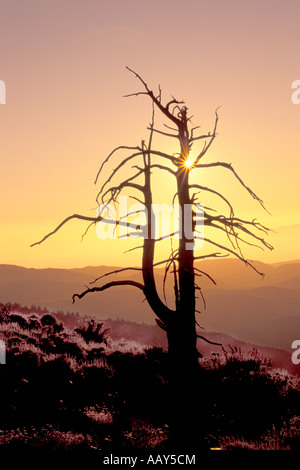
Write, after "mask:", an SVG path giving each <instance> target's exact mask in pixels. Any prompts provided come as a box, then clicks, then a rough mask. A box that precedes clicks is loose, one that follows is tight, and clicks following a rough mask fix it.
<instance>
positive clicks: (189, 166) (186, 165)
mask: <svg viewBox="0 0 300 470" xmlns="http://www.w3.org/2000/svg"><path fill="white" fill-rule="evenodd" d="M184 166H185V167H186V168H191V166H193V162H192V161H191V160H190V159H189V158H188V159H187V160H186V161H185V162H184Z"/></svg>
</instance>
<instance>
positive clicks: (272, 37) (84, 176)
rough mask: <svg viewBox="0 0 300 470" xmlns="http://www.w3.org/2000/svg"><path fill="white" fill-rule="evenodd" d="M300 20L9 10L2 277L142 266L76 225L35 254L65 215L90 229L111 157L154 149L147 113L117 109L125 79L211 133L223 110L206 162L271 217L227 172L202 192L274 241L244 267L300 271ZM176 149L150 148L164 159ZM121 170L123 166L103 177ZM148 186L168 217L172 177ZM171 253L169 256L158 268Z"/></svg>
mask: <svg viewBox="0 0 300 470" xmlns="http://www.w3.org/2000/svg"><path fill="white" fill-rule="evenodd" d="M299 15H300V4H299V2H298V1H296V0H295V1H293V0H287V1H277V0H260V1H257V0H254V1H251V2H250V1H243V0H227V1H226V2H225V1H222V0H215V1H203V0H195V1H194V0H186V1H185V2H182V1H177V0H172V1H167V0H160V1H157V0H153V1H151V2H148V1H143V0H139V1H137V0H127V1H126V2H124V1H119V0H115V1H114V0H113V1H110V2H107V1H102V0H43V2H41V1H39V0H1V1H0V45H1V47H0V80H3V81H4V82H5V84H6V104H0V129H1V133H0V146H1V147H0V149H1V151H0V155H1V160H0V162H1V163H0V168H1V184H0V201H1V206H0V217H1V219H0V220H1V231H0V251H1V253H0V260H1V263H2V264H17V265H22V266H26V267H36V268H37V267H66V268H71V267H80V266H86V265H127V264H130V265H137V264H139V263H140V256H141V252H140V250H135V251H133V252H131V253H129V254H123V252H124V251H125V250H127V249H129V248H131V247H134V246H137V244H139V241H138V240H122V241H120V240H115V239H114V240H100V239H99V238H98V237H97V233H96V230H95V229H94V228H92V229H91V230H90V231H89V232H88V234H87V235H86V237H85V238H84V239H83V241H81V235H82V233H83V232H84V231H85V228H86V225H85V224H84V223H82V222H79V221H73V222H70V223H69V224H68V225H67V226H65V227H64V228H63V229H62V230H61V231H60V232H59V233H57V234H56V235H55V236H54V237H52V238H50V239H48V240H47V241H46V242H45V243H43V244H42V245H40V246H35V247H32V248H31V247H30V244H32V243H34V242H36V241H38V240H40V239H41V238H42V237H43V236H44V235H45V234H46V233H48V232H49V231H51V230H52V229H53V228H54V227H55V226H56V225H57V224H58V223H60V222H61V221H62V220H63V219H64V218H65V217H67V216H69V215H71V214H74V213H80V214H85V215H89V216H95V214H96V207H97V204H96V202H95V198H96V195H97V192H98V191H99V188H100V186H99V185H96V186H95V185H94V179H95V175H96V173H97V171H98V169H99V166H100V165H101V163H102V162H103V160H104V159H105V158H106V156H107V155H108V154H109V153H110V151H111V150H112V149H113V148H115V147H117V146H119V145H129V146H136V145H139V144H140V142H141V140H142V139H146V138H147V136H148V131H147V126H148V125H149V122H150V120H151V103H150V101H149V99H147V97H145V96H139V97H132V98H124V97H123V95H125V94H127V93H133V92H137V91H141V85H140V83H139V82H138V81H137V79H136V78H135V77H134V76H133V75H132V74H131V73H129V72H128V70H126V66H129V67H131V68H132V69H134V70H136V71H137V72H138V73H139V74H140V75H141V76H142V77H143V79H144V80H145V81H147V83H148V84H149V86H150V87H151V88H153V89H155V90H157V89H158V88H157V87H158V85H159V84H160V86H161V89H162V93H163V95H162V97H163V100H166V101H168V100H169V99H170V96H171V95H174V96H175V97H176V98H178V99H180V100H181V99H184V100H185V102H186V105H187V107H188V108H189V113H190V115H193V116H194V117H193V123H195V125H200V126H202V127H201V131H202V130H203V132H205V133H206V132H207V131H209V130H210V131H211V130H212V129H213V124H214V111H215V109H216V108H217V107H219V106H220V109H219V116H220V120H219V127H218V137H217V139H216V140H215V142H214V144H213V146H212V148H211V150H210V151H209V153H208V154H207V155H206V157H205V158H206V162H212V161H226V162H229V163H232V165H233V167H234V168H235V170H236V171H237V172H238V173H239V175H240V176H241V177H242V178H243V180H244V181H245V182H246V183H247V184H248V185H249V186H250V187H251V188H252V189H253V190H254V191H255V192H256V193H257V194H258V195H259V196H260V197H261V198H262V199H263V201H264V202H265V205H266V207H267V209H268V211H269V212H270V214H271V215H269V214H268V213H267V212H265V211H264V210H263V209H262V208H261V207H260V206H259V204H257V202H255V201H253V200H251V198H250V197H249V195H248V194H247V193H246V191H245V190H244V189H243V188H241V187H240V186H239V184H238V183H237V181H235V180H234V178H233V176H232V175H230V174H228V172H226V170H223V171H220V170H216V171H215V170H212V169H209V170H205V171H202V172H199V174H198V176H197V179H196V180H195V181H197V182H198V183H199V184H205V185H207V186H210V187H212V188H214V189H216V190H222V192H223V193H224V194H225V195H226V196H227V197H229V198H230V200H231V201H232V204H233V205H234V207H235V208H236V214H237V215H240V216H243V218H249V219H250V220H252V219H253V218H257V219H258V220H260V221H261V222H262V223H264V224H265V225H267V226H268V227H270V228H272V229H274V230H275V231H277V234H275V233H274V234H271V235H269V241H270V242H271V243H272V244H273V245H274V247H275V249H274V250H273V251H272V252H263V251H261V250H254V249H253V248H251V247H247V248H246V249H245V250H244V253H245V256H246V257H250V258H251V259H258V260H261V261H265V262H269V263H276V262H280V261H285V260H291V259H300V248H299V243H298V240H299V236H300V216H299V206H300V189H299V188H300V185H299V174H300V158H299V156H300V138H299V124H300V104H298V105H297V104H294V103H293V102H292V99H291V97H292V93H293V90H292V82H293V81H295V80H298V79H300V70H299V60H298V50H297V46H298V44H299V40H300V29H299ZM157 119H158V121H157V122H158V124H159V125H162V124H163V121H160V120H159V118H157ZM173 146H174V143H173V141H172V142H169V141H168V139H167V140H166V139H164V138H157V139H156V140H155V142H154V147H157V148H160V149H163V150H164V151H168V152H175V151H176V148H174V147H173ZM125 156H126V152H123V153H122V152H121V153H120V154H117V155H116V156H115V159H114V160H113V161H112V163H111V165H108V166H107V169H106V171H107V173H104V175H103V177H104V176H105V174H106V175H108V174H109V170H112V169H113V168H114V167H115V165H116V164H117V162H120V161H121V160H122V158H124V157H125ZM130 172H132V169H131V168H130V166H129V167H128V168H127V169H126V170H124V177H125V176H126V175H129V174H131V173H130ZM153 181H154V183H153V184H154V191H155V194H156V196H155V197H156V198H157V202H167V203H168V202H169V200H170V194H171V198H172V196H173V192H174V191H173V186H172V181H171V179H169V176H168V175H167V176H166V175H160V174H159V173H157V174H155V175H153ZM200 182H201V183H200ZM100 184H101V181H100ZM169 248H170V243H169V241H167V242H164V246H163V247H162V248H161V249H160V252H159V253H158V255H160V256H164V253H167V251H168V250H169Z"/></svg>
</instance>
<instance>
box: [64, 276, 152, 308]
mask: <svg viewBox="0 0 300 470" xmlns="http://www.w3.org/2000/svg"><path fill="white" fill-rule="evenodd" d="M114 286H133V287H137V288H138V289H141V290H142V291H144V289H145V286H144V285H143V284H141V283H140V282H136V281H130V280H129V281H111V282H108V283H107V284H105V285H104V286H101V287H92V288H91V289H87V290H85V291H84V292H82V293H81V294H74V295H73V297H72V299H73V303H74V302H75V297H77V298H78V299H82V297H84V296H85V295H86V294H89V293H90V292H102V291H104V290H106V289H109V288H110V287H114Z"/></svg>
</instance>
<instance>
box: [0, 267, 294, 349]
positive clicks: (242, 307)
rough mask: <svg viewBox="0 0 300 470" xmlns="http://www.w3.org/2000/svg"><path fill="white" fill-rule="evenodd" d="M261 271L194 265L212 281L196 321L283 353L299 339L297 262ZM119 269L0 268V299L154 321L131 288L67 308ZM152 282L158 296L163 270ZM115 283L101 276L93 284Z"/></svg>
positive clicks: (204, 281) (204, 283)
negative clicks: (83, 292)
mask: <svg viewBox="0 0 300 470" xmlns="http://www.w3.org/2000/svg"><path fill="white" fill-rule="evenodd" d="M254 264H255V266H256V268H257V269H258V270H259V271H261V272H263V273H265V277H264V278H262V277H261V276H259V275H258V274H257V273H255V272H254V271H253V270H252V269H251V268H250V267H245V266H244V265H243V264H242V263H241V262H239V261H238V260H235V259H217V260H207V261H203V262H201V263H198V264H197V266H198V267H199V268H200V269H202V270H204V271H206V272H207V273H209V274H210V275H211V276H212V277H213V278H214V279H215V281H216V282H217V286H213V284H212V283H211V281H210V280H209V279H207V278H206V277H205V276H202V277H201V278H200V280H199V282H200V284H201V286H202V287H203V292H204V295H205V299H206V302H207V309H206V310H205V311H203V305H202V304H201V302H200V303H199V307H200V310H202V311H203V312H202V314H201V315H200V316H199V318H198V320H199V322H200V323H201V325H203V326H204V327H206V328H207V330H208V331H219V332H222V333H224V334H228V335H231V336H234V337H235V338H238V339H240V340H242V341H249V342H251V343H255V344H258V345H263V346H270V347H275V348H280V349H285V350H286V351H288V352H290V351H291V349H290V347H291V343H292V342H293V341H294V340H295V339H300V314H299V312H300V285H299V284H298V282H299V279H300V261H294V262H288V263H277V264H274V265H273V264H265V263H261V262H255V263H254ZM116 269H118V267H112V266H99V267H97V266H89V267H85V268H78V269H28V268H23V267H20V266H12V265H0V301H1V302H3V303H5V302H9V301H10V302H18V303H20V304H22V305H32V304H34V305H37V306H41V307H46V308H47V309H49V310H51V311H56V310H63V311H65V312H67V311H77V312H79V313H80V314H90V315H95V316H97V317H98V318H112V319H115V320H116V319H125V320H127V321H132V322H137V323H143V322H145V323H149V324H153V323H154V315H153V312H152V311H151V309H150V308H149V306H148V305H147V303H146V302H143V298H144V297H143V294H142V293H141V292H140V291H137V290H136V289H134V288H132V287H116V288H112V289H109V290H107V291H105V292H103V293H101V294H97V293H96V294H89V295H87V296H86V297H85V298H83V299H82V300H80V301H78V300H77V301H76V303H75V304H72V295H73V294H74V293H80V292H82V290H84V289H85V286H86V285H88V284H89V283H90V282H91V281H93V280H94V279H95V277H97V276H100V275H103V274H105V273H106V272H108V271H113V270H116ZM156 274H157V284H158V286H160V287H159V291H160V292H161V284H162V279H163V274H164V271H163V269H158V270H157V271H156ZM129 275H130V277H131V278H133V279H136V280H139V279H141V276H140V273H138V272H136V271H133V272H132V273H128V272H125V273H122V274H120V275H119V278H121V279H122V278H123V279H124V278H125V276H126V278H128V276H129ZM108 279H116V275H112V276H111V277H110V278H108V277H106V278H104V279H102V280H100V281H99V283H97V284H96V285H100V284H101V283H103V282H107V281H108ZM166 291H167V300H168V301H169V303H170V306H172V292H173V286H172V280H171V279H169V280H168V282H167V285H166Z"/></svg>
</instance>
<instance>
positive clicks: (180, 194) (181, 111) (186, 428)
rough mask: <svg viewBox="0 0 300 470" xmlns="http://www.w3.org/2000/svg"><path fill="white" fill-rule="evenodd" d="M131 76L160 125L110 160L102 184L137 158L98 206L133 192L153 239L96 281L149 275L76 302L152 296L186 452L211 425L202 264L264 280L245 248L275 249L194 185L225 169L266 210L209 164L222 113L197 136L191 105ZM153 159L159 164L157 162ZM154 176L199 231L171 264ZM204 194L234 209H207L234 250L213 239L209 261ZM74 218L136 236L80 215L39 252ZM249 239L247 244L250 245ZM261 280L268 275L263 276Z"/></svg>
mask: <svg viewBox="0 0 300 470" xmlns="http://www.w3.org/2000/svg"><path fill="white" fill-rule="evenodd" d="M127 69H128V70H129V71H130V72H131V73H133V74H134V75H135V77H136V78H137V79H138V80H139V82H140V83H141V85H142V86H143V90H142V91H139V92H137V93H133V94H130V95H126V96H127V97H129V96H140V95H145V96H147V97H148V98H150V100H151V102H152V121H151V124H150V126H149V127H148V130H149V140H148V142H147V143H146V142H145V141H142V142H141V145H139V146H136V147H130V146H120V147H117V148H115V149H114V150H113V151H112V152H111V153H110V154H109V155H108V157H107V158H106V159H105V160H104V161H103V163H102V164H101V167H100V169H99V171H98V174H97V176H96V179H95V183H97V182H98V181H99V180H100V178H101V176H102V174H103V173H102V170H103V168H104V167H105V165H106V164H107V162H109V161H110V160H111V159H112V158H113V157H114V155H115V154H116V153H117V152H119V151H124V150H126V151H129V152H131V153H130V154H129V155H128V156H127V157H126V158H124V159H123V160H122V161H121V163H119V164H118V165H117V166H116V168H115V169H114V170H113V171H112V172H111V174H110V175H109V176H108V178H107V179H106V180H105V181H104V182H103V183H102V186H101V188H100V190H99V193H98V195H97V203H98V204H100V203H102V204H110V203H117V198H118V197H119V195H120V194H121V193H122V191H123V190H128V188H130V190H132V191H134V192H135V193H136V194H138V197H137V196H133V197H134V199H136V200H138V201H139V202H140V203H142V204H143V206H144V207H145V210H146V213H147V214H148V218H147V223H146V226H145V227H143V228H144V230H145V231H146V234H147V236H146V237H144V240H143V245H142V246H141V247H136V248H141V249H142V253H143V254H142V266H141V268H138V267H127V268H123V269H119V270H115V271H112V272H109V273H107V274H105V275H104V276H101V277H99V278H97V279H95V281H94V282H96V281H97V282H98V281H102V280H103V278H104V277H106V276H110V275H115V274H119V273H123V272H125V271H140V272H141V273H142V279H143V282H137V281H134V280H130V279H129V280H113V281H110V282H107V283H105V284H102V285H100V286H93V287H88V288H87V289H86V290H84V291H83V292H82V293H80V294H74V296H73V301H75V299H76V298H78V299H81V298H82V297H84V296H85V295H87V294H89V293H92V292H102V291H104V290H106V289H109V288H111V287H116V286H124V285H126V286H132V287H136V288H138V289H140V290H141V291H142V292H143V293H144V295H145V298H146V300H147V302H148V304H149V305H150V307H151V309H152V310H153V312H154V314H155V315H156V317H157V323H158V324H159V326H160V327H161V328H163V329H164V330H165V331H166V334H167V338H168V355H169V364H170V371H169V386H170V397H171V398H170V403H171V410H172V412H171V424H172V428H173V432H174V436H175V438H176V439H177V442H180V444H181V445H182V446H183V447H189V446H191V447H193V446H199V442H200V441H199V436H200V435H201V429H202V428H203V426H201V419H202V416H201V413H202V412H201V409H202V407H203V404H201V388H202V387H203V384H199V383H198V381H197V367H198V357H199V355H200V356H201V354H199V352H198V350H197V338H201V339H203V340H204V341H208V342H209V340H207V338H205V337H204V336H202V335H199V333H198V332H199V330H198V329H197V327H196V325H197V321H196V313H197V308H196V293H197V292H200V296H202V293H201V287H200V286H199V284H198V282H197V279H198V277H199V276H207V277H208V278H209V279H210V280H211V281H212V282H214V280H213V279H212V278H211V277H210V275H209V274H207V273H205V272H203V271H202V270H200V269H198V268H197V267H195V265H194V263H195V260H201V259H204V258H216V257H222V256H228V255H232V256H234V257H236V258H238V259H239V260H241V261H242V262H243V263H245V264H246V265H248V266H250V267H251V268H252V269H254V270H255V271H256V272H257V273H259V271H257V269H256V268H255V266H254V265H253V264H252V263H251V262H249V261H248V260H247V259H246V258H245V257H244V256H243V253H242V251H241V247H240V244H241V243H246V244H250V245H252V244H253V243H251V242H250V241H249V237H250V239H251V238H252V239H253V241H254V244H255V243H256V245H255V246H259V247H265V248H268V249H272V248H273V247H272V246H271V245H270V244H269V243H267V242H266V241H265V239H264V236H265V235H266V234H267V233H268V231H269V229H268V228H267V227H265V226H263V225H262V224H260V223H259V222H258V221H257V220H256V219H254V220H252V221H249V220H244V219H241V218H238V217H236V216H235V213H234V209H233V207H232V205H231V203H230V202H229V200H228V199H227V198H226V197H225V196H224V195H223V194H222V193H220V192H219V191H217V190H215V189H212V188H209V187H206V186H203V185H201V184H193V183H191V182H190V181H189V177H190V174H191V172H196V170H197V171H198V170H201V169H204V168H224V169H225V170H228V171H229V172H231V174H232V175H233V177H234V178H235V179H236V180H237V182H238V183H239V184H240V185H242V187H243V188H244V189H245V190H246V191H247V192H248V193H249V194H250V196H251V197H252V198H254V199H255V200H256V201H258V203H259V204H260V205H261V206H262V207H263V208H264V204H263V201H262V200H261V199H260V198H259V197H258V196H257V195H256V194H255V193H254V192H253V191H252V190H251V189H250V188H249V187H248V186H247V185H246V184H245V183H244V181H243V180H242V179H241V178H240V177H239V175H238V174H237V173H236V171H235V169H234V168H233V167H232V165H231V164H229V163H226V162H220V161H218V162H214V163H203V158H204V156H205V155H206V153H207V152H208V150H209V149H210V147H211V145H212V144H213V142H214V140H215V138H216V136H217V125H218V119H219V117H218V110H216V111H215V122H214V127H213V130H212V132H208V133H207V134H202V135H196V131H197V129H198V128H199V126H197V127H192V123H191V118H190V117H189V116H188V108H187V107H186V106H185V104H184V102H183V101H178V100H177V99H175V98H174V97H172V99H171V100H170V101H169V102H167V103H166V104H163V101H162V93H161V89H160V88H159V91H158V93H157V94H155V93H154V92H153V91H152V90H151V89H150V88H149V87H148V84H147V83H146V82H145V81H144V80H143V79H142V78H141V76H140V75H138V74H137V73H136V72H135V71H133V70H131V69H129V68H128V67H127ZM155 110H158V112H159V113H161V114H162V116H163V117H164V118H166V119H167V121H168V124H165V126H166V129H167V131H165V130H161V129H156V128H155V127H154V115H155ZM154 134H160V135H162V136H164V137H166V138H168V139H173V141H174V140H175V141H177V143H178V153H175V154H172V155H171V154H168V153H165V152H162V151H159V150H156V149H154V148H153V136H154ZM201 141H202V142H204V145H203V147H202V149H201V150H199V152H197V156H196V158H195V159H194V161H190V151H191V148H192V146H193V144H194V143H196V142H197V143H198V142H201ZM153 157H155V160H154V161H153ZM136 159H142V166H140V165H139V164H134V165H133V166H132V168H133V169H134V170H136V172H135V174H134V175H133V176H128V177H127V178H123V179H122V182H121V183H120V184H118V185H115V186H114V185H113V182H112V181H113V179H114V177H115V176H116V175H117V174H119V172H122V171H124V169H126V168H127V164H128V163H129V164H132V163H135V162H136ZM157 159H161V162H160V163H156V161H157ZM154 169H157V170H159V171H161V172H167V173H169V174H171V175H172V177H173V178H174V179H175V181H176V185H177V192H176V194H175V195H174V197H173V202H174V201H175V200H176V198H177V199H178V205H179V207H180V209H181V210H180V212H181V215H182V217H181V228H182V227H185V226H186V224H187V225H188V223H190V224H191V225H192V229H193V230H192V233H188V234H186V231H185V230H184V229H181V231H180V237H179V238H178V242H177V243H178V247H177V249H176V250H173V249H172V252H171V254H170V256H169V258H167V259H164V260H162V261H159V262H156V263H155V262H154V251H155V246H156V244H157V243H159V242H161V241H162V240H163V239H164V237H160V238H156V239H155V238H154V237H153V224H154V223H155V222H154V221H155V215H154V213H153V194H152V188H153V186H152V173H153V170H154ZM141 177H142V178H143V184H140V183H138V182H137V180H138V178H141ZM200 191H201V192H202V193H210V194H212V195H214V196H215V197H216V198H219V199H220V200H221V201H223V203H225V205H226V206H227V208H228V214H227V215H224V214H222V213H219V212H218V211H216V210H215V209H213V208H208V207H206V208H205V209H203V214H202V218H203V220H204V225H205V226H207V227H210V228H213V229H215V230H217V231H221V232H224V233H225V234H226V236H227V240H228V243H227V244H220V243H218V242H217V241H215V239H210V238H207V237H205V242H206V243H208V244H209V245H211V246H212V247H213V252H211V253H208V254H203V255H202V256H195V252H194V250H193V249H191V246H193V244H194V243H195V241H196V240H197V238H201V234H200V233H199V232H198V231H197V225H196V223H197V220H196V218H197V214H196V212H195V208H196V205H197V204H198V202H199V199H198V193H199V192H200ZM150 215H151V216H150ZM198 216H199V215H198ZM72 219H80V220H83V221H87V222H90V225H89V226H88V228H87V230H88V229H89V227H90V226H92V225H94V224H97V223H99V222H105V223H116V224H117V225H119V226H125V227H126V228H128V227H129V228H131V229H132V230H134V231H136V225H135V224H133V223H130V222H128V221H126V220H123V219H120V218H119V220H117V221H111V220H110V219H108V218H107V217H104V216H102V215H101V214H99V216H97V217H88V216H83V215H79V214H74V215H71V216H70V217H68V218H66V219H65V220H63V221H62V222H61V223H60V224H59V225H58V226H57V227H56V228H55V229H54V230H53V231H52V232H51V233H48V234H47V235H46V236H45V237H44V238H43V239H42V240H40V241H39V242H37V243H34V244H33V245H31V246H34V245H37V244H40V243H42V242H44V241H45V240H46V239H47V238H48V237H50V236H51V235H53V234H55V233H56V232H57V231H58V230H59V229H60V228H61V227H62V226H63V225H64V224H66V223H67V222H68V221H70V220H72ZM87 230H86V231H87ZM85 233H86V232H85ZM169 235H170V237H174V235H175V233H171V234H169ZM245 236H246V238H244V237H245ZM247 237H248V238H247ZM191 244H192V245H191ZM136 248H134V249H136ZM160 265H164V266H165V277H164V283H165V281H166V278H167V275H168V274H172V275H173V279H174V296H175V302H174V304H175V308H173V309H172V308H170V307H169V306H167V304H166V302H165V301H164V300H162V298H161V297H160V296H159V294H158V290H157V286H156V280H155V275H154V268H155V267H156V266H160ZM259 274H261V275H262V273H259ZM215 344H216V343H215ZM203 419H204V418H203ZM195 426H197V429H198V432H196V431H195Z"/></svg>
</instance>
